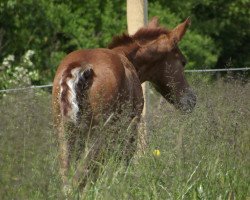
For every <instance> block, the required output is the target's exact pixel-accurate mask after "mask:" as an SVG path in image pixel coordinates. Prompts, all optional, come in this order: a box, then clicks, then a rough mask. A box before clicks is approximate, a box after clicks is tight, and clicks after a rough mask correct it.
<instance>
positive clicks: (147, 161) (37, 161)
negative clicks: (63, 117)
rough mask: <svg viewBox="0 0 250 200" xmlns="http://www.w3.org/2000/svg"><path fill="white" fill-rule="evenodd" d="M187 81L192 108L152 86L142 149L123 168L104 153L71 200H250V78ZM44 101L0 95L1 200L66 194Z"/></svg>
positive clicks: (40, 96)
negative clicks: (180, 106)
mask: <svg viewBox="0 0 250 200" xmlns="http://www.w3.org/2000/svg"><path fill="white" fill-rule="evenodd" d="M192 82H193V83H192V85H193V88H194V89H195V91H196V92H197V95H198V103H197V107H196V109H195V110H194V112H193V113H191V114H187V115H182V114H181V113H179V112H178V111H176V110H174V109H173V107H172V106H170V105H169V104H168V103H166V102H165V101H161V100H160V98H159V96H158V95H156V94H154V92H151V98H150V100H151V105H150V113H149V118H150V120H149V125H148V127H149V136H148V148H147V150H146V154H145V155H144V156H142V157H140V158H139V159H138V160H137V162H132V163H131V164H130V165H129V167H126V166H125V165H124V163H122V162H117V161H115V160H116V159H115V158H113V157H112V158H110V159H109V160H108V162H107V163H106V164H105V165H103V166H101V169H102V170H101V175H100V177H99V178H98V180H97V182H95V183H90V184H89V185H88V187H87V191H86V193H85V194H84V197H83V195H82V194H79V193H77V192H75V193H73V194H72V196H70V197H69V199H83V198H84V199H91V200H92V199H105V200H111V199H114V200H116V199H134V200H140V199H141V200H146V199H150V200H151V199H155V200H158V199H174V200H175V199H211V200H214V199H218V200H220V199H227V200H233V199H239V200H244V199H250V187H249V186H250V160H249V159H250V151H249V150H250V101H249V100H250V84H249V83H244V84H242V83H241V82H238V81H235V80H230V81H229V80H227V81H222V80H220V81H215V82H213V83H211V82H209V83H206V82H204V81H201V79H199V78H196V81H192ZM50 101H51V96H50V95H49V93H48V92H45V91H41V90H35V91H32V90H30V91H22V92H15V93H9V94H6V95H5V96H4V97H1V100H0V113H1V115H0V199H1V200H5V199H6V200H9V199H17V200H19V199H22V200H26V199H64V196H63V194H62V192H61V190H60V188H61V181H60V177H59V174H58V162H57V142H56V138H55V136H54V134H53V130H52V120H51V119H52V117H51V107H50V104H51V102H50ZM155 149H158V150H159V151H160V155H158V156H155V155H154V154H153V151H154V150H155Z"/></svg>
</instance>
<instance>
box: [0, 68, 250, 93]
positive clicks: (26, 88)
mask: <svg viewBox="0 0 250 200" xmlns="http://www.w3.org/2000/svg"><path fill="white" fill-rule="evenodd" d="M247 70H250V68H247V67H245V68H228V69H197V70H195V69H192V70H185V72H186V73H197V72H198V73H200V72H229V71H247ZM52 86H53V85H52V84H48V85H32V86H29V87H22V88H10V89H4V90H0V93H2V92H15V91H21V90H29V89H37V88H50V87H52Z"/></svg>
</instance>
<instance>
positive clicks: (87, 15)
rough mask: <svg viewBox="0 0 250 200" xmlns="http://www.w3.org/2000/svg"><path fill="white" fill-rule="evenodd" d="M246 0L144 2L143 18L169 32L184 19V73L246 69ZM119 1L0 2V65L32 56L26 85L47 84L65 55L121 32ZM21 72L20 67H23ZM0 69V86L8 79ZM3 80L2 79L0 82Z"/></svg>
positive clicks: (122, 17) (121, 0)
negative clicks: (188, 21)
mask: <svg viewBox="0 0 250 200" xmlns="http://www.w3.org/2000/svg"><path fill="white" fill-rule="evenodd" d="M249 2H250V0H229V1H228V0H227V1H226V0H220V1H215V0H203V1H194V0H187V1H185V3H183V1H181V0H156V1H149V18H150V17H152V16H154V15H157V16H159V17H160V21H161V23H162V24H163V25H165V26H167V27H169V28H172V27H174V26H175V25H176V24H178V23H179V22H181V21H182V20H184V19H185V18H186V17H187V16H191V18H192V26H191V28H190V30H189V31H188V33H187V35H186V36H185V39H184V40H183V41H182V42H181V46H180V47H181V49H182V50H183V52H184V53H185V54H186V56H187V58H188V60H189V63H188V66H187V68H189V69H191V68H192V69H193V68H203V67H206V68H215V67H220V68H223V67H228V66H229V67H247V66H249V63H250V61H249V58H250V56H249V52H250V51H249V38H250V37H249V36H250V33H249V31H250V29H249V27H250V24H249V18H250V10H249V9H248V7H249V6H248V5H249ZM126 29H127V27H126V1H124V0H117V1H112V0H102V1H100V0H92V1H86V0H84V1H83V0H81V1H80V0H60V1H59V0H52V1H47V0H40V1H35V0H25V1H18V0H2V1H1V2H0V61H1V62H0V63H2V62H3V61H4V58H7V57H8V55H14V58H15V59H14V61H11V62H12V64H11V67H10V68H14V67H16V66H18V65H19V63H21V62H22V59H23V57H24V55H25V54H26V53H27V52H28V50H32V51H34V55H33V56H32V57H31V61H32V62H33V63H34V67H32V68H31V67H28V68H27V70H28V71H27V73H33V74H36V76H30V79H31V84H41V83H47V82H51V81H52V79H53V76H54V73H55V70H56V68H57V66H58V64H59V62H60V60H61V59H62V57H63V56H65V55H66V54H67V53H69V52H71V51H73V50H76V49H80V48H96V47H106V46H107V44H108V43H109V42H110V41H111V39H112V37H113V36H114V35H117V34H120V33H122V32H124V31H126ZM24 67H25V66H24ZM12 71H14V70H13V69H12V70H10V73H8V76H6V74H7V68H6V67H5V65H3V64H2V65H1V66H0V77H1V78H0V87H1V88H3V87H7V85H6V84H5V83H6V81H7V79H12V78H13V73H11V72H12ZM3 77H5V78H3Z"/></svg>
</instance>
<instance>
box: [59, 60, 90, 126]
mask: <svg viewBox="0 0 250 200" xmlns="http://www.w3.org/2000/svg"><path fill="white" fill-rule="evenodd" d="M93 75H94V71H93V69H92V66H91V65H89V64H87V63H84V64H81V63H78V62H77V63H71V64H70V65H69V66H68V67H67V68H66V69H65V70H64V71H63V73H62V77H61V81H60V88H61V91H60V104H61V105H60V107H61V112H62V115H63V116H64V117H66V118H67V119H68V120H70V121H72V122H74V123H76V122H77V121H78V115H79V111H80V105H81V104H82V103H83V98H84V95H86V92H85V91H86V90H87V89H88V88H89V86H90V84H91V82H92V80H93Z"/></svg>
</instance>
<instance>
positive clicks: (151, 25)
mask: <svg viewBox="0 0 250 200" xmlns="http://www.w3.org/2000/svg"><path fill="white" fill-rule="evenodd" d="M158 26H159V19H158V17H156V16H154V17H153V18H152V19H151V20H150V22H149V23H148V26H147V27H148V28H157V27H158Z"/></svg>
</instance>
